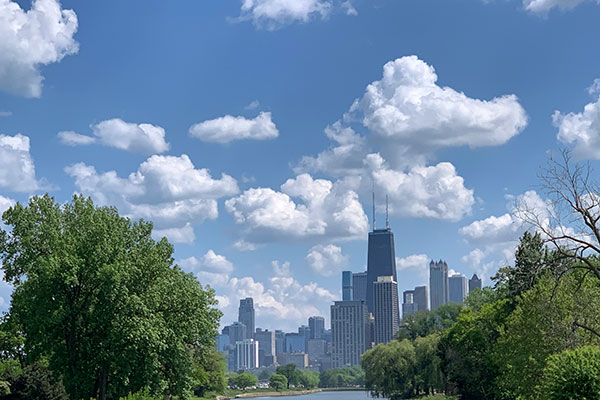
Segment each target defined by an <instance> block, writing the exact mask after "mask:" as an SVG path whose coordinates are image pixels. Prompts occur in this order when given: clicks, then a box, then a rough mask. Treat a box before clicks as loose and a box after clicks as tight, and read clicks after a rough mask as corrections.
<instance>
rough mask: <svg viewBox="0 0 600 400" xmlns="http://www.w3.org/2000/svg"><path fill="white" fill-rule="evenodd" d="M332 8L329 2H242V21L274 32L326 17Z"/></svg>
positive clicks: (324, 0) (308, 0) (322, 0)
mask: <svg viewBox="0 0 600 400" xmlns="http://www.w3.org/2000/svg"><path fill="white" fill-rule="evenodd" d="M331 8H332V2H331V1H327V0H242V10H241V11H242V14H241V16H240V19H241V20H252V22H254V24H255V25H256V26H258V27H261V28H265V29H269V30H273V29H277V28H280V27H281V26H283V25H286V24H289V23H293V22H308V21H309V20H310V19H311V18H312V17H321V18H324V17H326V16H327V15H328V14H329V12H330V11H331Z"/></svg>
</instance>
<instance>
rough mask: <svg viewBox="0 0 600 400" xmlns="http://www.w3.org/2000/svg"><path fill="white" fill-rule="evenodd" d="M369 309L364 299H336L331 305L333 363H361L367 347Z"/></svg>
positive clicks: (334, 364)
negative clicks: (361, 357)
mask: <svg viewBox="0 0 600 400" xmlns="http://www.w3.org/2000/svg"><path fill="white" fill-rule="evenodd" d="M367 323H368V310H367V306H366V304H365V303H364V302H363V301H360V300H353V301H336V302H334V304H333V305H332V306H331V337H332V346H331V365H332V367H333V368H339V367H345V366H351V365H359V364H360V356H362V354H363V353H364V352H365V349H366V340H367V337H366V325H367Z"/></svg>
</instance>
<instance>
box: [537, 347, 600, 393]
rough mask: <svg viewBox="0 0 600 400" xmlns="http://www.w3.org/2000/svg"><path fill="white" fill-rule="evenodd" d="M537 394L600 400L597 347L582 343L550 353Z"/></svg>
mask: <svg viewBox="0 0 600 400" xmlns="http://www.w3.org/2000/svg"><path fill="white" fill-rule="evenodd" d="M539 394H540V396H539V398H543V399H547V400H600V347H598V346H586V347H581V348H578V349H575V350H565V351H563V352H562V353H559V354H555V355H553V356H551V357H550V358H549V359H548V365H547V366H546V368H545V369H544V375H543V378H542V381H541V384H540V388H539Z"/></svg>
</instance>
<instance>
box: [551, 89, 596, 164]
mask: <svg viewBox="0 0 600 400" xmlns="http://www.w3.org/2000/svg"><path fill="white" fill-rule="evenodd" d="M599 82H600V81H598V80H596V81H595V82H594V84H593V85H592V86H591V87H590V88H589V89H588V90H589V92H590V93H591V94H595V93H596V92H597V90H599V89H598V87H600V83H599ZM598 94H599V96H598V99H597V100H596V101H595V102H591V103H588V104H586V105H585V107H584V108H583V111H582V112H580V113H573V112H570V113H568V114H563V113H561V112H560V111H555V112H554V114H553V115H552V122H553V123H554V126H556V127H557V128H558V134H557V138H558V140H559V141H561V142H562V143H565V144H567V145H570V146H572V147H573V155H574V156H575V157H577V158H580V159H581V158H592V159H600V93H598Z"/></svg>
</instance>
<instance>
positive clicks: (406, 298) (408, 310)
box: [402, 290, 417, 318]
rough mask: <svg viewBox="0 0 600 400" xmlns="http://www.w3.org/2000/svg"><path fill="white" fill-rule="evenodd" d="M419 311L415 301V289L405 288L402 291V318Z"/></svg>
mask: <svg viewBox="0 0 600 400" xmlns="http://www.w3.org/2000/svg"><path fill="white" fill-rule="evenodd" d="M416 312H417V303H415V291H414V290H405V291H404V292H402V318H404V317H405V316H407V315H410V314H414V313H416Z"/></svg>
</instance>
